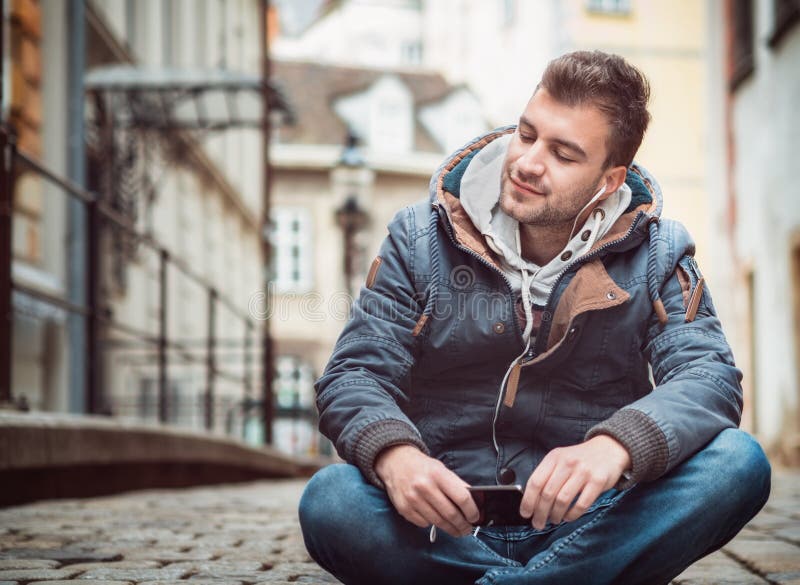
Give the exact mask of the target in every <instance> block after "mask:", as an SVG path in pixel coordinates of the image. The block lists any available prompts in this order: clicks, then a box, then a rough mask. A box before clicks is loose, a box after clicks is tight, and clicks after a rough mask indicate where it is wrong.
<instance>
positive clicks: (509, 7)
mask: <svg viewBox="0 0 800 585" xmlns="http://www.w3.org/2000/svg"><path fill="white" fill-rule="evenodd" d="M500 1H501V3H502V5H503V6H502V9H503V26H511V25H512V24H514V18H515V17H516V4H517V2H516V0H500Z"/></svg>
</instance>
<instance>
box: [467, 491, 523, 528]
mask: <svg viewBox="0 0 800 585" xmlns="http://www.w3.org/2000/svg"><path fill="white" fill-rule="evenodd" d="M467 489H469V492H470V493H471V494H472V499H473V500H475V504H477V506H478V511H479V512H480V517H479V518H478V521H477V522H475V523H474V524H473V526H522V525H525V524H530V523H531V520H530V518H525V517H523V516H520V514H519V506H520V504H521V503H522V494H523V489H522V486H521V485H517V484H515V485H475V486H470V487H469V488H467Z"/></svg>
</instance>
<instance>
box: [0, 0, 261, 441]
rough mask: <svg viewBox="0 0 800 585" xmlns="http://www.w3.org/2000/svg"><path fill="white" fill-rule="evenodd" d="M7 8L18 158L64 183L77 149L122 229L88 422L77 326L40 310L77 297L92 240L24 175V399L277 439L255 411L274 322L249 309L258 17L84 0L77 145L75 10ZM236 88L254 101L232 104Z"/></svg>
mask: <svg viewBox="0 0 800 585" xmlns="http://www.w3.org/2000/svg"><path fill="white" fill-rule="evenodd" d="M2 6H3V27H4V34H3V39H4V44H5V46H4V47H3V59H4V66H3V80H2V81H3V88H4V91H3V114H4V115H3V120H4V121H7V122H8V123H9V124H10V125H11V126H12V127H13V128H14V131H15V132H16V134H17V146H18V148H19V152H20V153H23V154H24V155H25V156H30V157H31V158H32V159H34V160H36V161H38V162H39V163H41V164H42V165H43V166H44V167H46V168H47V169H49V171H50V172H52V173H54V174H56V175H59V176H67V175H68V174H69V163H68V161H67V158H68V157H67V152H68V148H69V144H70V140H72V141H74V140H79V141H82V142H84V143H85V153H86V176H85V184H86V187H87V188H88V189H89V190H90V191H91V192H93V193H95V194H97V196H98V198H99V201H100V203H99V204H100V205H103V206H105V207H104V208H106V209H108V210H109V213H111V215H112V216H113V217H116V218H118V219H119V220H120V222H118V223H115V221H116V220H113V221H112V220H108V219H106V221H104V223H103V227H102V229H101V231H100V232H99V235H98V236H97V238H98V243H97V245H98V246H99V249H100V260H99V262H98V266H97V267H96V268H97V270H98V272H96V273H92V274H99V276H98V278H96V279H95V281H96V282H95V285H96V287H97V288H96V289H95V290H94V293H96V294H98V295H99V298H100V299H101V302H100V304H99V310H98V314H97V319H96V321H97V323H98V327H97V333H98V335H99V337H98V340H97V341H98V346H97V347H98V348H99V352H100V355H99V359H98V360H97V361H95V362H93V363H94V364H95V366H96V369H97V370H98V371H99V374H97V373H93V372H89V373H88V374H87V375H90V376H91V375H98V385H99V388H100V397H99V401H98V403H97V404H94V405H91V408H90V407H89V405H87V404H86V402H85V400H84V390H83V387H78V386H75V385H72V386H71V384H70V380H71V375H70V371H71V370H76V369H80V368H81V367H83V365H84V362H83V357H84V356H83V354H84V351H83V350H84V347H83V346H82V345H81V344H79V347H75V346H74V344H72V343H71V338H70V333H69V321H70V319H72V318H74V316H71V311H69V310H65V309H64V307H63V306H62V307H58V306H53V305H52V304H51V303H48V302H44V301H42V298H41V297H40V296H37V295H40V294H41V293H46V294H49V295H52V296H53V297H58V298H62V299H63V298H66V297H67V296H68V293H69V290H70V287H71V286H72V284H74V282H73V281H76V280H77V281H82V280H83V279H84V278H86V272H85V271H83V272H82V271H81V270H80V269H79V267H78V266H76V265H75V263H74V260H75V257H74V256H71V255H70V252H69V250H70V249H71V247H72V246H73V244H74V241H73V240H74V238H75V234H76V233H80V232H81V231H82V229H83V227H85V226H77V225H75V224H74V223H73V220H74V217H73V216H72V215H71V214H70V213H71V212H70V210H69V206H70V203H69V201H70V197H68V196H67V193H65V192H64V190H63V189H59V188H58V186H57V185H54V184H53V182H52V181H46V180H43V179H42V177H41V176H40V174H37V173H34V172H30V171H28V170H25V169H22V170H20V171H18V172H15V176H14V216H13V234H14V255H13V281H14V285H15V287H16V288H15V291H14V299H13V303H14V314H15V316H14V326H13V341H12V345H13V350H14V354H13V370H12V372H13V380H12V388H13V394H14V397H15V399H16V400H17V401H20V400H23V401H24V403H25V404H26V405H27V406H28V407H29V408H33V409H41V410H52V411H61V412H86V411H87V410H88V411H89V412H94V413H106V414H114V415H116V416H122V417H131V418H134V419H137V420H144V421H153V422H158V421H159V420H160V421H161V422H168V423H173V424H179V425H184V426H189V427H198V428H201V427H207V428H210V430H212V431H213V432H227V433H229V434H235V435H237V436H240V437H244V438H246V439H248V440H251V441H253V442H259V440H260V439H261V437H262V435H263V427H262V426H261V424H260V420H258V416H256V415H255V414H254V411H253V412H248V411H247V407H248V405H250V406H252V404H250V403H251V402H257V400H258V399H260V397H261V392H262V390H263V387H264V384H263V378H264V376H265V372H264V369H263V367H262V364H263V361H264V360H263V356H262V346H261V343H262V339H263V337H264V333H263V332H264V329H263V325H264V321H263V320H261V319H259V316H258V315H257V310H255V309H254V304H253V300H254V298H257V297H258V295H259V294H261V293H263V291H264V288H265V286H264V283H265V277H266V268H265V267H266V266H267V264H268V258H267V256H266V254H265V250H266V247H265V246H264V241H265V238H266V237H267V235H266V234H265V225H266V213H267V211H266V201H265V198H264V177H265V172H264V169H265V153H264V148H263V143H264V140H263V128H262V127H261V125H260V124H261V123H260V120H261V116H262V113H263V109H262V108H263V102H262V97H263V94H262V89H260V88H261V86H260V83H261V81H260V80H261V74H262V73H261V68H262V44H263V41H264V32H263V28H262V22H261V21H262V19H263V17H264V12H263V11H262V10H263V5H262V2H260V1H259V0H233V1H227V2H217V1H212V0H198V1H194V0H192V1H185V0H150V1H146V2H142V1H138V0H88V1H87V2H86V3H85V12H84V15H85V20H84V21H83V27H84V29H85V32H84V34H83V36H82V37H81V39H80V42H82V43H84V45H85V77H84V78H83V84H84V86H85V103H84V104H82V105H83V106H84V107H83V108H81V109H83V110H84V111H85V113H86V119H85V126H84V131H83V134H82V135H79V136H77V137H76V136H75V135H74V134H73V135H68V134H69V132H70V129H69V127H68V121H69V119H70V115H71V112H70V111H69V110H68V107H69V104H68V103H67V99H66V96H68V95H69V91H68V90H69V88H68V86H69V83H70V80H69V79H68V78H67V72H68V71H69V70H70V69H69V67H68V65H69V64H68V63H67V58H68V56H69V55H70V54H71V53H70V51H72V47H71V46H70V43H72V42H74V35H75V34H76V31H75V29H74V27H73V28H70V27H71V23H70V12H69V8H68V7H69V6H70V4H69V3H66V2H61V1H58V0H4V1H3V3H2ZM72 24H74V23H72ZM73 81H74V80H73ZM228 90H230V93H232V94H235V96H234V98H231V99H233V101H236V100H237V99H238V100H241V101H239V102H236V104H234V105H231V102H230V100H229V97H230V96H228V95H226V94H225V93H224V92H225V91H228ZM214 91H216V93H214ZM181 100H183V101H181ZM78 111H80V109H79V110H78ZM246 112H247V113H246ZM253 114H254V115H253ZM246 115H250V118H249V120H250V121H249V122H247V123H244V122H242V120H243V119H244V117H245V116H246ZM254 120H255V122H254V123H253V121H254ZM123 225H126V226H130V227H131V228H133V229H135V230H136V231H137V232H138V234H139V235H138V236H134V235H132V233H131V232H129V231H128V230H127V228H126V229H123V228H122V226H123ZM78 239H79V240H80V238H78ZM83 245H87V244H86V242H85V241H84V242H83ZM23 287H27V288H28V289H30V290H31V291H32V294H25V290H24V288H23ZM72 313H74V311H72ZM81 327H82V325H80V324H79V327H78V328H79V329H80V328H81ZM160 347H161V348H162V349H163V350H164V351H163V352H161V353H159V348H160ZM161 356H164V357H163V360H164V364H163V365H164V366H165V367H164V368H160V360H161V359H162V358H161ZM163 371H166V372H167V375H166V380H162V379H160V376H162V372H163ZM163 382H165V384H163ZM162 385H165V386H166V403H165V405H166V406H165V408H164V406H163V405H162V404H160V402H159V390H158V389H159V387H160V386H162ZM208 406H211V408H208ZM209 413H210V414H209ZM209 417H210V418H209ZM250 423H252V424H250Z"/></svg>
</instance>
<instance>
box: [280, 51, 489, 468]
mask: <svg viewBox="0 0 800 585" xmlns="http://www.w3.org/2000/svg"><path fill="white" fill-rule="evenodd" d="M273 73H274V78H275V81H276V83H277V84H279V86H280V87H281V88H282V90H283V91H284V92H285V93H286V96H287V99H288V101H289V102H290V103H292V107H293V108H294V110H295V112H296V118H297V123H296V124H295V125H294V126H283V127H281V128H279V129H277V130H276V131H275V133H274V134H273V141H272V145H271V148H270V150H271V158H272V165H273V177H274V187H273V191H272V193H273V198H272V202H273V208H272V213H273V215H272V218H273V233H274V237H275V241H274V245H275V253H276V257H275V265H274V267H275V278H274V281H273V283H274V286H275V294H274V296H273V306H272V311H271V319H272V331H273V333H274V336H275V344H276V355H277V358H276V360H277V361H276V368H277V370H278V378H277V379H276V396H277V400H278V403H279V404H281V401H283V406H284V407H291V406H292V402H291V401H292V396H295V395H299V396H300V399H299V401H298V405H299V406H300V407H301V408H304V409H306V412H308V411H311V410H313V408H314V406H313V405H314V390H313V387H312V383H313V381H314V379H316V378H317V377H318V376H319V375H320V374H322V371H323V370H324V367H325V364H326V363H327V361H328V358H329V357H330V354H331V351H332V349H333V346H334V344H335V342H336V339H337V337H338V336H339V333H340V332H341V329H342V327H343V326H344V323H345V321H346V319H347V317H348V314H349V309H350V306H351V304H352V302H353V300H354V298H355V297H357V295H358V293H359V290H360V288H361V286H362V285H363V283H364V282H365V280H366V275H367V270H368V268H369V265H370V263H371V261H372V259H373V258H374V257H375V255H376V254H377V253H378V248H379V246H380V244H381V242H382V241H383V238H384V237H385V235H386V225H387V224H388V223H389V222H390V221H391V219H392V217H393V216H394V215H395V213H397V212H398V211H399V210H400V209H401V208H403V207H404V206H406V205H408V204H411V203H413V202H415V201H418V200H419V199H421V198H423V197H426V196H427V193H428V183H429V180H430V176H431V173H432V172H433V170H434V169H435V168H436V167H437V166H438V164H439V163H440V162H441V160H442V158H443V157H444V156H445V154H446V153H447V152H449V151H451V150H453V149H455V148H456V147H458V146H460V145H461V144H463V142H464V141H466V140H467V139H469V138H471V137H473V136H475V135H477V134H480V133H481V132H483V131H485V130H487V129H488V124H487V122H486V121H485V119H484V117H483V113H482V110H481V108H480V105H479V104H478V102H477V100H476V99H475V97H474V95H473V94H472V93H471V92H469V91H468V90H466V89H465V88H463V87H455V86H452V85H451V84H449V83H447V81H446V80H445V79H444V78H443V77H442V76H441V75H439V74H436V73H431V72H423V71H409V70H408V69H375V68H363V67H355V66H347V67H345V66H336V65H330V64H325V63H318V62H308V61H289V60H277V61H275V62H274V71H273ZM348 135H350V136H352V137H357V140H352V139H351V141H350V143H349V145H348V142H347V137H348ZM291 388H295V390H291ZM282 393H284V394H285V398H284V397H282ZM276 437H282V438H281V439H280V440H290V441H292V442H293V443H292V444H290V445H286V446H285V448H286V449H292V450H300V451H302V452H308V453H311V454H314V453H316V452H318V449H323V451H324V452H329V450H330V446H329V445H328V443H327V441H325V440H322V439H320V438H319V436H318V434H317V433H316V430H315V427H314V421H313V420H310V419H307V420H305V421H303V420H302V419H300V418H288V417H287V418H286V419H284V420H280V419H279V420H278V421H276Z"/></svg>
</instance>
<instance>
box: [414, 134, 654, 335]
mask: <svg viewBox="0 0 800 585" xmlns="http://www.w3.org/2000/svg"><path fill="white" fill-rule="evenodd" d="M515 129H516V125H513V126H505V127H502V128H498V129H496V130H493V131H491V132H488V133H486V134H484V135H483V136H480V137H478V138H476V139H475V140H473V141H471V142H469V143H467V144H466V145H465V146H464V147H462V148H461V149H459V150H457V151H456V152H455V153H454V154H453V155H451V156H450V157H449V158H447V159H446V160H445V161H444V162H443V163H442V164H441V165H440V166H439V168H438V169H437V170H436V172H435V173H434V174H433V176H432V177H431V181H430V185H429V196H430V201H431V206H432V213H431V216H430V223H429V231H428V233H429V236H430V238H431V267H432V269H433V270H434V272H435V271H437V270H438V265H439V253H438V248H437V246H436V232H437V226H438V223H439V221H440V220H441V221H443V222H444V223H445V226H446V229H447V230H448V232H449V233H450V235H451V237H452V239H453V240H454V242H455V243H456V244H457V245H461V246H464V247H465V248H467V249H469V250H470V251H472V252H473V253H475V254H477V255H478V256H480V257H482V258H483V259H484V260H485V261H486V262H487V263H489V264H491V265H493V266H494V267H496V268H497V269H498V270H500V271H501V272H502V268H501V266H500V262H499V258H498V256H497V254H496V253H495V252H494V251H493V250H492V249H491V248H490V247H489V246H488V244H487V242H486V239H485V238H484V236H483V234H482V233H481V231H480V230H479V229H478V227H476V226H475V224H474V223H473V221H472V220H471V218H470V216H469V214H468V213H467V211H466V210H465V209H464V206H463V204H462V202H461V200H460V197H461V188H462V179H463V177H464V173H465V172H466V170H467V168H468V167H469V165H470V163H471V162H472V160H473V158H474V157H475V155H477V154H478V153H479V152H480V151H481V150H482V149H483V148H485V147H486V146H487V145H488V144H490V143H492V142H493V141H495V140H497V139H499V138H501V137H503V136H506V135H508V134H511V133H513V132H514V131H515ZM625 184H626V185H627V186H628V187H629V188H630V190H631V200H630V204H629V205H628V207H627V208H626V209H625V211H624V212H623V213H622V215H621V216H620V217H619V219H617V221H616V222H615V223H614V224H613V225H612V226H611V227H610V229H608V231H607V232H606V233H605V235H604V237H602V238H601V239H599V240H598V241H597V242H595V244H594V245H593V246H592V248H591V250H589V253H591V252H592V251H594V250H596V249H598V248H600V247H609V248H611V247H612V246H613V250H614V251H624V250H628V249H631V248H634V247H637V246H639V245H641V244H642V243H643V242H644V240H645V239H647V238H648V237H649V240H650V241H649V244H648V245H649V253H648V288H649V291H650V297H651V300H652V302H653V307H654V310H655V311H656V314H657V315H658V318H659V320H660V321H661V322H662V323H665V322H666V320H667V315H666V311H665V310H664V306H663V303H662V302H661V299H660V294H659V289H660V287H661V278H660V277H659V275H658V274H657V269H656V257H657V247H658V242H659V239H658V221H659V218H660V216H661V210H662V208H663V199H662V195H661V188H660V186H659V185H658V183H657V182H656V180H655V178H654V177H653V176H652V175H651V174H650V173H649V172H648V171H647V170H646V169H645V168H644V167H642V166H641V165H639V164H637V163H633V164H632V165H631V166H630V167H629V168H628V173H627V176H626V178H625ZM579 260H580V259H578V260H577V261H579ZM437 282H438V279H436V278H434V279H432V281H431V285H430V287H429V290H428V295H427V300H426V302H425V308H424V310H423V314H422V317H421V318H420V320H419V322H418V324H417V327H416V328H415V330H414V335H415V336H416V335H419V333H420V332H421V331H422V330H423V329H424V327H425V324H426V322H427V320H428V319H429V318H430V316H431V314H432V312H433V308H434V306H435V304H436V297H437V296H438V288H439V287H438V284H437Z"/></svg>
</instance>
